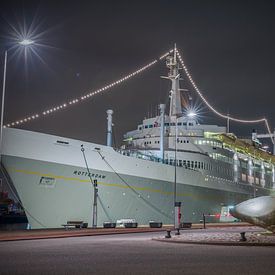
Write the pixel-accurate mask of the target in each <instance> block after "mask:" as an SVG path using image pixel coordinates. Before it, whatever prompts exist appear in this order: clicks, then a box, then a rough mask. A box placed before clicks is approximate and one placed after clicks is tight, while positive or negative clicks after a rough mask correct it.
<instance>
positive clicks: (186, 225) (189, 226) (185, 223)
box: [180, 222, 192, 228]
mask: <svg viewBox="0 0 275 275" xmlns="http://www.w3.org/2000/svg"><path fill="white" fill-rule="evenodd" d="M191 227H192V223H191V222H182V223H181V224H180V228H191Z"/></svg>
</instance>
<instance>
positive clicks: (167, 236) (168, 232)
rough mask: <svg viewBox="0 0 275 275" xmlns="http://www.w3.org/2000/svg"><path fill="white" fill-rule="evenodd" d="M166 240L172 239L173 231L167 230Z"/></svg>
mask: <svg viewBox="0 0 275 275" xmlns="http://www.w3.org/2000/svg"><path fill="white" fill-rule="evenodd" d="M165 238H166V239H170V238H171V230H167V235H166V236H165Z"/></svg>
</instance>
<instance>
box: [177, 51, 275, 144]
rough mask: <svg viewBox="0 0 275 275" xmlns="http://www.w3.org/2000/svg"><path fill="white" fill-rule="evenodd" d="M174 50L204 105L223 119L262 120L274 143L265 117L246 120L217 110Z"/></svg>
mask: <svg viewBox="0 0 275 275" xmlns="http://www.w3.org/2000/svg"><path fill="white" fill-rule="evenodd" d="M176 52H177V57H178V59H179V61H180V63H181V66H182V68H183V70H184V72H185V74H186V76H187V78H188V79H189V81H190V82H191V84H192V86H193V88H194V89H195V91H196V92H197V94H198V95H199V97H200V98H201V99H202V101H203V102H204V103H205V105H206V106H207V107H208V108H209V109H210V110H211V111H212V112H213V113H215V114H216V115H218V116H219V117H222V118H225V119H228V120H232V121H235V122H240V123H259V122H264V124H265V126H266V128H267V131H268V133H269V134H270V136H271V141H272V143H273V144H274V138H272V133H271V129H270V126H269V124H268V121H267V119H266V118H259V119H252V120H246V119H239V118H235V117H232V116H229V115H225V114H223V113H221V112H219V111H217V110H216V109H215V108H214V107H213V106H212V105H211V104H210V103H209V102H208V100H207V99H206V98H205V97H204V95H203V94H202V93H201V91H200V89H199V88H198V86H197V85H196V83H195V81H194V80H193V78H192V75H191V74H190V73H189V70H188V68H187V67H186V65H185V63H184V60H183V58H182V57H181V55H180V53H179V51H178V49H176Z"/></svg>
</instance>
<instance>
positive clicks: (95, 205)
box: [93, 180, 98, 228]
mask: <svg viewBox="0 0 275 275" xmlns="http://www.w3.org/2000/svg"><path fill="white" fill-rule="evenodd" d="M93 186H94V205H93V228H96V227H97V193H98V188H97V180H94V183H93Z"/></svg>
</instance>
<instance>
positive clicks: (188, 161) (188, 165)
mask: <svg viewBox="0 0 275 275" xmlns="http://www.w3.org/2000/svg"><path fill="white" fill-rule="evenodd" d="M187 167H188V168H189V167H190V160H187Z"/></svg>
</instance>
